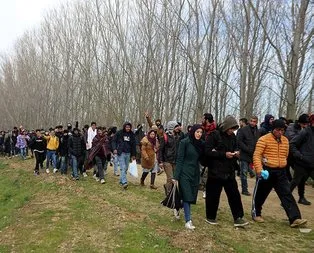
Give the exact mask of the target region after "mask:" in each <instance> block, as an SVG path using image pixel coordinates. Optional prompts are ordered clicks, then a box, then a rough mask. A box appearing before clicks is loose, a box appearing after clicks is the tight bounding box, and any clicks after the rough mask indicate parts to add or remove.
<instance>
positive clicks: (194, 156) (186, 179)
mask: <svg viewBox="0 0 314 253" xmlns="http://www.w3.org/2000/svg"><path fill="white" fill-rule="evenodd" d="M202 134H203V129H202V126H201V125H193V126H192V128H191V130H190V134H189V136H188V137H186V138H184V139H183V140H182V141H181V142H180V144H179V148H178V151H177V159H176V170H175V173H174V177H173V183H174V184H177V183H178V184H179V192H180V194H181V197H182V200H183V209H184V218H185V222H186V223H185V227H186V228H187V229H192V230H193V229H195V226H193V223H192V220H191V209H190V205H191V204H195V203H196V199H197V193H198V186H199V181H200V167H199V159H200V157H201V156H202V155H203V153H204V142H203V140H202V139H201V138H202Z"/></svg>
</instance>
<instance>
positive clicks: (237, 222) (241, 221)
mask: <svg viewBox="0 0 314 253" xmlns="http://www.w3.org/2000/svg"><path fill="white" fill-rule="evenodd" d="M246 225H249V222H248V221H246V220H245V219H243V218H238V219H236V220H235V221H234V226H235V227H245V226H246Z"/></svg>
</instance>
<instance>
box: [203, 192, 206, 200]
mask: <svg viewBox="0 0 314 253" xmlns="http://www.w3.org/2000/svg"><path fill="white" fill-rule="evenodd" d="M203 199H206V191H203Z"/></svg>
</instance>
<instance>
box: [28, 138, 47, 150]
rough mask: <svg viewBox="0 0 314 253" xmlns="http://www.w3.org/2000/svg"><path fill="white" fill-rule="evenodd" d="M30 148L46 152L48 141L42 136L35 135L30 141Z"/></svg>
mask: <svg viewBox="0 0 314 253" xmlns="http://www.w3.org/2000/svg"><path fill="white" fill-rule="evenodd" d="M30 148H31V149H33V150H34V151H35V152H36V151H38V152H44V151H46V148H47V141H46V139H45V138H44V137H42V136H40V137H37V136H34V137H33V138H32V139H31V141H30Z"/></svg>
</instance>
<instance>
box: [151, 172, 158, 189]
mask: <svg viewBox="0 0 314 253" xmlns="http://www.w3.org/2000/svg"><path fill="white" fill-rule="evenodd" d="M155 179H156V173H151V176H150V188H151V189H154V190H156V189H157V187H156V186H155Z"/></svg>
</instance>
